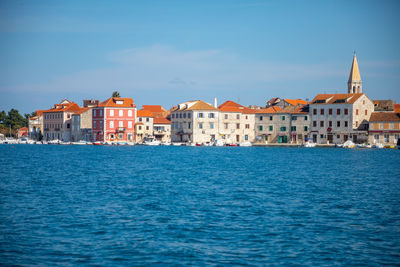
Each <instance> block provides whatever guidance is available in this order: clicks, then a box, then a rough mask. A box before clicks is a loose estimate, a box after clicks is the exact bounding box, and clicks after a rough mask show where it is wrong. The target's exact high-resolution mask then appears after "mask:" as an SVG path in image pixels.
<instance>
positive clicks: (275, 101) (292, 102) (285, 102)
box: [266, 97, 308, 108]
mask: <svg viewBox="0 0 400 267" xmlns="http://www.w3.org/2000/svg"><path fill="white" fill-rule="evenodd" d="M307 103H308V102H307V101H305V100H303V99H288V98H283V99H281V98H279V97H274V98H271V99H270V100H268V101H267V105H266V108H269V107H280V108H284V107H287V106H297V105H307Z"/></svg>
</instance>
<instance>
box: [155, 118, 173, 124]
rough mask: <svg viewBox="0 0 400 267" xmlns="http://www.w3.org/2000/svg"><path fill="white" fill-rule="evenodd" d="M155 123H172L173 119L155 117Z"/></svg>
mask: <svg viewBox="0 0 400 267" xmlns="http://www.w3.org/2000/svg"><path fill="white" fill-rule="evenodd" d="M154 124H171V121H169V120H167V119H165V118H154Z"/></svg>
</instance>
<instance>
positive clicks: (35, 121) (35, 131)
mask: <svg viewBox="0 0 400 267" xmlns="http://www.w3.org/2000/svg"><path fill="white" fill-rule="evenodd" d="M28 129H29V138H31V139H33V140H41V139H42V138H43V110H36V116H34V117H31V118H29V120H28Z"/></svg>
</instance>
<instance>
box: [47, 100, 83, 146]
mask: <svg viewBox="0 0 400 267" xmlns="http://www.w3.org/2000/svg"><path fill="white" fill-rule="evenodd" d="M80 109H81V108H80V107H79V106H78V104H76V103H74V102H71V101H69V100H63V101H61V103H60V104H55V105H54V107H53V108H51V109H49V110H44V111H43V138H44V139H45V140H55V139H58V140H62V141H65V142H70V141H71V118H72V115H73V114H74V113H75V112H77V111H79V110H80Z"/></svg>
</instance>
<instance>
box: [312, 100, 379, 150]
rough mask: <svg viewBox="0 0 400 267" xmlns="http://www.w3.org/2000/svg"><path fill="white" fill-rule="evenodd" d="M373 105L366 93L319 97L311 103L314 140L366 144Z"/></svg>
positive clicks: (327, 142) (323, 142) (325, 142)
mask: <svg viewBox="0 0 400 267" xmlns="http://www.w3.org/2000/svg"><path fill="white" fill-rule="evenodd" d="M373 111H374V103H373V102H372V101H371V100H370V99H369V98H368V97H367V96H366V95H365V94H319V95H317V96H316V97H315V98H314V99H313V100H312V101H311V104H310V117H311V118H310V119H311V137H312V139H313V142H315V143H319V144H332V143H335V144H336V143H344V142H346V141H347V140H352V141H353V142H355V143H359V142H365V141H367V134H368V121H369V118H370V116H371V114H372V112H373Z"/></svg>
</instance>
